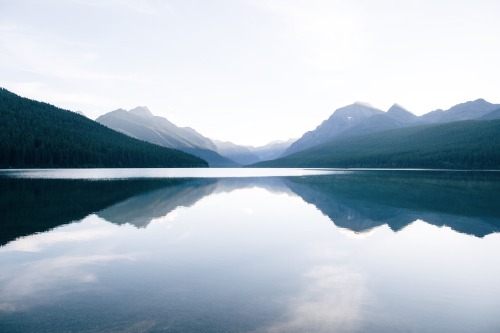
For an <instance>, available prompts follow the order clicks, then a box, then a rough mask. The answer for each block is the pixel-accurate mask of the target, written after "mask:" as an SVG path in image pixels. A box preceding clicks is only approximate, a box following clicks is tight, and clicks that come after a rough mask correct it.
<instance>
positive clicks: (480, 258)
mask: <svg viewBox="0 0 500 333" xmlns="http://www.w3.org/2000/svg"><path fill="white" fill-rule="evenodd" d="M499 194H500V173H497V172H444V171H390V170H378V171H367V170H357V171H352V170H300V169H270V170H268V169H265V170H262V169H260V170H259V169H219V170H217V169H215V170H213V169H205V170H201V169H195V170H180V169H179V170H175V169H120V170H116V169H106V170H104V169H101V170H99V169H97V170H8V171H1V172H0V331H1V332H499V331H500V316H499V315H498V311H499V310H498V309H499V308H500V283H499V281H500V259H499V257H498V254H499V253H500V233H499V231H500V198H499Z"/></svg>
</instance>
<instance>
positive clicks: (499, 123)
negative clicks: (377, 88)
mask: <svg viewBox="0 0 500 333" xmlns="http://www.w3.org/2000/svg"><path fill="white" fill-rule="evenodd" d="M253 166H255V167H327V168H440V169H500V120H492V121H472V120H470V121H460V122H453V123H446V124H440V125H426V126H416V127H409V128H402V129H396V130H390V131H385V132H380V133H376V134H370V135H365V136H361V137H356V138H350V139H343V140H336V141H330V142H328V143H325V144H321V145H318V146H315V147H313V148H310V149H307V150H304V151H301V152H298V153H295V154H293V155H289V156H286V157H284V158H280V159H277V160H273V161H267V162H261V163H257V164H254V165H253Z"/></svg>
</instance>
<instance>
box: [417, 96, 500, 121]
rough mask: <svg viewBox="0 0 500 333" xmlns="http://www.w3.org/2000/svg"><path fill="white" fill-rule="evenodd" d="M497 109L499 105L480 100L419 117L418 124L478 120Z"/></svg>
mask: <svg viewBox="0 0 500 333" xmlns="http://www.w3.org/2000/svg"><path fill="white" fill-rule="evenodd" d="M499 108H500V104H492V103H489V102H487V101H485V100H484V99H482V98H480V99H476V100H475V101H469V102H465V103H461V104H457V105H455V106H453V107H451V108H450V109H448V110H446V111H443V110H441V109H438V110H435V111H431V112H429V113H427V114H424V115H422V116H421V117H419V121H418V122H419V123H427V124H435V123H448V122H453V121H460V120H471V119H478V118H481V117H483V116H485V115H486V114H488V113H490V112H491V111H494V110H496V109H499Z"/></svg>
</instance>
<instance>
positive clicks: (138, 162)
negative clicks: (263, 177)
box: [0, 88, 208, 168]
mask: <svg viewBox="0 0 500 333" xmlns="http://www.w3.org/2000/svg"><path fill="white" fill-rule="evenodd" d="M206 166H208V165H207V163H206V162H205V161H204V160H203V159H200V158H198V157H195V156H193V155H190V154H186V153H184V152H181V151H179V150H175V149H170V148H165V147H160V146H158V145H153V144H151V143H147V142H144V141H140V140H136V139H133V138H131V137H129V136H126V135H123V134H122V133H118V132H116V131H113V130H111V129H109V128H107V127H105V126H102V125H101V124H98V123H96V122H95V121H93V120H90V119H88V118H86V117H84V116H82V115H79V114H77V113H75V112H70V111H67V110H63V109H60V108H57V107H55V106H52V105H50V104H47V103H42V102H37V101H33V100H30V99H27V98H23V97H20V96H18V95H16V94H14V93H11V92H9V91H7V90H5V89H1V88H0V168H81V167H206Z"/></svg>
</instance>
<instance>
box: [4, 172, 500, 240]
mask: <svg viewBox="0 0 500 333" xmlns="http://www.w3.org/2000/svg"><path fill="white" fill-rule="evenodd" d="M499 180H500V176H499V175H498V174H497V173H491V172H490V173H488V172H429V171H422V172H417V171H413V172H405V171H356V172H353V173H341V174H333V175H319V176H303V177H268V178H219V179H217V178H213V179H212V178H203V179H187V178H186V179H183V178H169V179H124V180H101V181H86V180H68V179H12V178H0V188H1V189H2V190H1V192H0V210H1V211H2V214H1V215H0V228H1V235H2V236H1V238H0V245H3V244H6V243H8V242H9V241H11V240H13V239H16V238H18V237H20V236H25V235H29V234H32V233H35V232H42V231H45V230H49V229H51V228H54V227H57V226H59V225H62V224H66V223H70V222H72V221H77V220H80V219H82V218H84V217H85V216H87V215H89V214H93V213H95V214H97V215H98V216H99V217H101V218H103V219H105V220H107V221H109V222H112V223H115V224H125V223H128V224H132V225H134V226H136V227H138V228H142V227H146V226H147V225H148V224H149V223H150V222H151V221H152V220H153V219H155V218H159V217H162V216H165V215H167V214H168V213H169V212H171V211H173V210H175V209H176V208H178V207H189V206H191V205H193V204H195V203H196V202H197V201H199V200H200V199H202V198H203V197H205V196H208V195H212V194H217V193H223V192H231V191H233V190H237V189H244V188H252V187H259V188H264V189H265V190H267V191H270V192H274V193H288V194H289V195H297V196H299V197H301V198H302V199H303V200H304V201H306V202H307V203H310V204H312V205H314V206H315V207H316V208H317V209H319V210H320V211H321V212H322V213H323V214H324V215H326V216H328V217H329V218H330V220H331V221H332V222H333V223H334V224H335V225H337V226H339V227H341V228H346V229H349V230H352V231H354V232H357V233H362V232H366V231H369V230H371V229H373V228H376V227H378V226H382V225H386V224H387V225H388V226H389V227H390V228H391V229H392V230H394V231H396V232H397V231H399V230H401V229H402V228H404V227H406V226H407V225H409V224H410V223H412V222H414V221H416V220H423V221H425V222H427V223H429V224H433V225H436V226H448V227H450V228H451V229H453V230H455V231H457V232H460V233H466V234H470V235H474V236H476V237H483V236H485V235H488V234H491V233H494V232H498V231H500V199H499V198H498V196H497V195H496V194H497V193H500V191H499V190H500V181H499Z"/></svg>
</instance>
